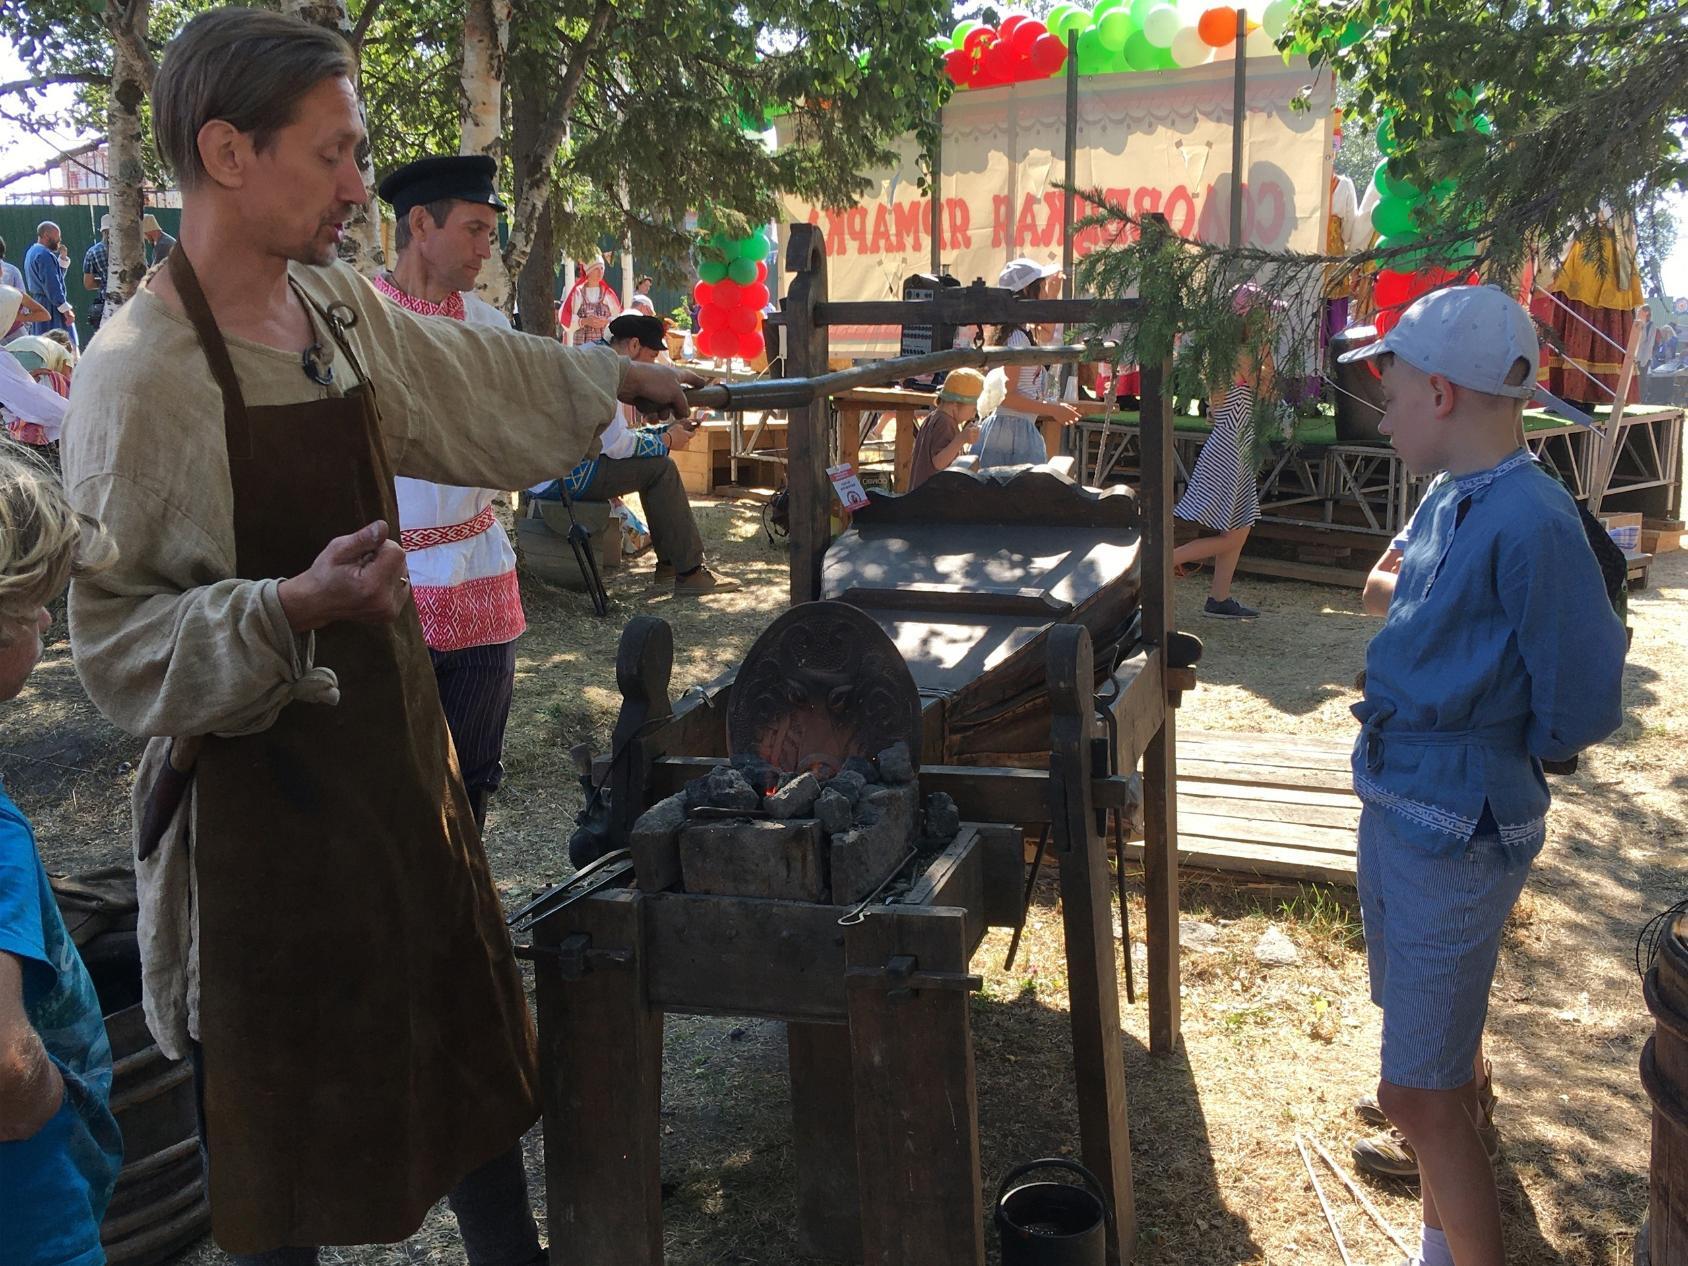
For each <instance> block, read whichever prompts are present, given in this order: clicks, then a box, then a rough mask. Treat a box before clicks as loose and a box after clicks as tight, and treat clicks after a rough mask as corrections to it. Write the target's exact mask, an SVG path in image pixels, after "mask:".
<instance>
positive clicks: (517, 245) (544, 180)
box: [504, 0, 615, 270]
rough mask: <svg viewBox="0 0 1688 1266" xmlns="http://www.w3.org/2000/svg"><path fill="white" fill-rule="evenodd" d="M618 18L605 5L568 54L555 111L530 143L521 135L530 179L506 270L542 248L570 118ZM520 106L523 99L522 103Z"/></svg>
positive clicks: (519, 152)
mask: <svg viewBox="0 0 1688 1266" xmlns="http://www.w3.org/2000/svg"><path fill="white" fill-rule="evenodd" d="M614 18H615V9H614V8H613V7H612V6H611V5H610V4H609V2H608V0H600V2H599V4H598V7H597V9H596V10H595V11H594V12H593V14H592V18H591V20H590V21H589V22H588V23H587V24H586V31H585V33H584V34H583V35H581V37H580V40H579V42H578V43H576V44H575V46H574V47H573V48H571V49H569V50H567V53H566V56H567V58H568V64H567V66H566V67H565V68H564V70H563V77H562V79H561V81H560V82H559V83H558V84H557V88H556V93H555V95H554V96H553V98H552V100H551V102H550V105H549V108H548V109H545V110H544V111H542V112H538V117H536V118H535V119H534V120H533V124H532V128H531V132H530V134H529V136H528V137H527V139H526V141H525V143H524V141H523V139H522V138H521V137H520V136H518V137H517V140H516V160H517V162H518V163H522V164H525V166H526V168H527V179H526V180H525V181H523V182H520V183H518V184H517V186H516V188H517V194H516V210H515V214H513V215H512V216H511V217H510V242H509V244H508V245H507V246H506V247H505V248H504V266H505V267H506V268H509V269H512V270H518V269H522V268H524V266H525V265H526V263H527V257H528V253H529V252H530V251H532V250H533V249H534V248H535V246H536V245H537V243H536V241H535V239H534V230H535V227H536V226H537V225H538V223H539V219H540V216H541V215H542V214H543V213H544V211H545V209H546V208H547V207H549V206H550V203H551V184H552V182H551V167H552V164H554V163H555V162H556V161H557V151H558V150H559V149H561V148H562V144H563V139H564V137H566V136H567V135H568V128H569V114H570V112H571V111H572V110H573V109H574V98H575V94H576V93H578V92H579V91H580V85H581V82H582V81H583V80H584V79H585V78H586V67H587V65H588V63H590V61H591V59H592V56H593V54H594V53H595V52H596V51H597V46H598V41H599V40H600V39H602V38H603V35H604V33H605V32H606V31H607V30H609V27H610V23H611V22H612V21H613V20H614ZM526 95H527V94H523V96H526ZM519 104H521V98H518V105H519Z"/></svg>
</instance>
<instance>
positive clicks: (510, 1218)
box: [231, 1143, 544, 1266]
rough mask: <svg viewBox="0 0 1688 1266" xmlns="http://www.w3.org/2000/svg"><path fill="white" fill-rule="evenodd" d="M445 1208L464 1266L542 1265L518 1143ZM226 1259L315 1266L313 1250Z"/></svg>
mask: <svg viewBox="0 0 1688 1266" xmlns="http://www.w3.org/2000/svg"><path fill="white" fill-rule="evenodd" d="M446 1203H447V1204H449V1205H450V1206H451V1211H452V1213H454V1214H455V1215H456V1216H457V1229H458V1231H460V1232H461V1233H462V1235H463V1252H464V1255H465V1256H466V1257H468V1259H469V1266H538V1264H539V1263H540V1262H542V1261H543V1260H544V1259H543V1257H542V1256H541V1253H542V1250H541V1249H540V1247H539V1230H538V1228H537V1227H536V1226H535V1225H534V1221H533V1206H532V1205H531V1204H529V1203H528V1189H527V1173H526V1172H525V1171H524V1170H523V1169H522V1148H521V1144H519V1143H518V1144H517V1145H516V1146H515V1147H512V1148H511V1149H510V1150H509V1151H508V1152H505V1153H504V1155H502V1156H499V1157H497V1158H495V1159H494V1160H490V1161H488V1162H487V1163H486V1164H485V1165H482V1166H481V1167H480V1168H479V1169H477V1170H475V1171H474V1172H473V1173H471V1174H469V1175H468V1176H467V1177H465V1178H464V1179H463V1180H462V1181H461V1182H459V1183H458V1184H457V1186H455V1187H453V1188H452V1189H451V1194H450V1195H448V1196H447V1197H446ZM231 1258H232V1260H233V1261H234V1262H235V1266H317V1250H316V1249H314V1248H274V1249H271V1250H270V1251H269V1252H267V1253H235V1254H231Z"/></svg>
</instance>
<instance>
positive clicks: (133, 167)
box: [71, 0, 156, 314]
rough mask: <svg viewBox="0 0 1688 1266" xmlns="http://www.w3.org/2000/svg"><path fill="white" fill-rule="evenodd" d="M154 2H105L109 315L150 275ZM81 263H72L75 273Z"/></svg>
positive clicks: (113, 0)
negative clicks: (146, 218) (146, 241)
mask: <svg viewBox="0 0 1688 1266" xmlns="http://www.w3.org/2000/svg"><path fill="white" fill-rule="evenodd" d="M151 20H152V0H106V7H105V23H106V29H107V30H108V31H110V33H111V37H112V64H111V99H110V100H109V101H108V102H107V104H106V144H107V150H106V158H107V164H108V165H107V172H108V176H107V179H106V190H107V201H108V202H109V203H110V207H109V210H110V211H111V234H110V236H109V237H108V238H107V243H106V251H107V254H106V312H107V313H108V314H109V313H110V312H111V311H112V310H113V309H114V308H116V307H117V306H118V305H119V304H121V303H123V302H124V301H125V300H127V299H131V298H133V297H134V294H135V291H136V289H137V288H138V287H139V286H140V284H141V278H142V277H143V276H144V275H145V274H146V253H145V251H144V249H143V248H142V245H141V213H142V211H144V210H145V209H146V168H145V166H144V165H143V163H142V161H141V107H142V105H144V104H145V103H146V99H147V93H148V92H149V91H150V90H151V88H152V76H153V71H154V70H155V69H156V67H155V66H154V64H153V60H152V56H151V54H150V53H149V52H148V51H147V47H146V38H147V24H148V23H149V22H150V21H151ZM79 267H80V261H77V260H73V261H71V269H72V271H76V270H77V269H78V268H79Z"/></svg>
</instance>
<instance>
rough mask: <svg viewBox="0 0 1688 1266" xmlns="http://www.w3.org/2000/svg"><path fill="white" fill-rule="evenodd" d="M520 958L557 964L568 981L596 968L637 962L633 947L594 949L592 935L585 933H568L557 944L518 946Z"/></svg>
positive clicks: (517, 955) (533, 961)
mask: <svg viewBox="0 0 1688 1266" xmlns="http://www.w3.org/2000/svg"><path fill="white" fill-rule="evenodd" d="M516 957H517V958H525V959H527V960H528V961H529V962H531V963H538V962H541V961H550V962H553V963H555V965H556V968H557V970H558V971H559V972H560V973H561V974H562V977H563V979H564V980H579V979H580V978H581V977H582V976H584V975H586V973H587V972H589V971H591V970H592V969H593V968H594V967H627V966H629V965H631V963H632V962H633V951H632V950H618V949H594V948H593V947H592V938H591V937H590V936H589V935H587V934H586V933H585V932H574V933H571V934H570V935H568V936H565V937H564V938H563V939H562V940H561V941H560V942H559V943H558V944H556V945H518V946H516Z"/></svg>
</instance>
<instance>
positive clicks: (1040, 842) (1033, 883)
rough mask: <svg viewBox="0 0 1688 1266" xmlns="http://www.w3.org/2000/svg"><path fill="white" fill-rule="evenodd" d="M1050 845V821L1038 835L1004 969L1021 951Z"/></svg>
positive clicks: (1003, 964)
mask: <svg viewBox="0 0 1688 1266" xmlns="http://www.w3.org/2000/svg"><path fill="white" fill-rule="evenodd" d="M1048 847H1049V823H1047V822H1045V823H1044V824H1043V834H1041V835H1039V836H1038V837H1037V855H1036V856H1035V857H1033V858H1032V873H1031V874H1030V875H1028V876H1027V877H1026V898H1025V900H1024V901H1022V902H1020V921H1019V922H1018V923H1016V924H1015V925H1014V935H1013V936H1012V937H1011V938H1010V939H1009V942H1008V957H1007V958H1005V959H1004V960H1003V961H1002V970H1003V971H1009V970H1011V969H1012V968H1013V966H1014V958H1015V956H1016V955H1018V954H1019V952H1020V936H1021V934H1022V933H1023V932H1025V930H1026V912H1027V911H1028V910H1030V909H1031V908H1032V889H1033V888H1036V887H1037V872H1038V871H1040V870H1042V869H1043V850H1044V849H1046V848H1048Z"/></svg>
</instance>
